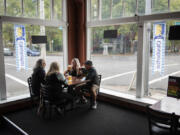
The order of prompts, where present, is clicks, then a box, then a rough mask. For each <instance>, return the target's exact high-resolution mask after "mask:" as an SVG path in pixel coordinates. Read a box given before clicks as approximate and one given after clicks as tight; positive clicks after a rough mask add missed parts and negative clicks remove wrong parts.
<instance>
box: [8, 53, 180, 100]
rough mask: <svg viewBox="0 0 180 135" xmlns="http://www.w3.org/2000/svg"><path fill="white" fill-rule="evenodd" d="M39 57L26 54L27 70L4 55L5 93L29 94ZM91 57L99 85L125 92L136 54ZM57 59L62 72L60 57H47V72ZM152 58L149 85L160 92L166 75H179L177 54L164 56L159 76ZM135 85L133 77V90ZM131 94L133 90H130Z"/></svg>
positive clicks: (133, 74) (135, 64)
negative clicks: (21, 68)
mask: <svg viewBox="0 0 180 135" xmlns="http://www.w3.org/2000/svg"><path fill="white" fill-rule="evenodd" d="M38 59H39V57H32V56H31V57H28V70H27V71H26V70H21V71H17V70H16V59H15V56H5V73H6V89H7V96H8V97H12V96H16V95H21V94H26V93H28V87H27V78H28V77H29V76H31V74H32V69H33V67H34V65H35V62H36V61H37V60H38ZM91 60H92V61H93V63H94V67H95V68H96V69H97V72H98V73H99V74H102V83H101V87H103V88H109V89H114V90H116V91H123V92H128V87H129V85H130V84H131V83H132V79H133V77H134V76H135V73H136V67H137V56H136V55H112V56H111V55H110V56H103V55H92V56H91ZM53 61H57V62H58V63H59V64H60V69H61V72H63V71H64V69H63V56H47V57H46V63H47V66H46V72H47V71H48V68H49V66H50V63H51V62H53ZM151 62H152V58H151V57H150V58H149V84H150V85H149V88H150V90H151V89H152V90H157V91H163V92H164V93H165V92H166V90H167V86H168V76H169V75H174V76H180V69H179V67H180V56H179V55H169V56H166V57H165V72H164V75H163V76H161V75H160V74H159V73H155V74H154V75H152V66H151ZM135 87H136V76H135V77H134V82H133V85H132V89H135ZM130 93H132V92H130Z"/></svg>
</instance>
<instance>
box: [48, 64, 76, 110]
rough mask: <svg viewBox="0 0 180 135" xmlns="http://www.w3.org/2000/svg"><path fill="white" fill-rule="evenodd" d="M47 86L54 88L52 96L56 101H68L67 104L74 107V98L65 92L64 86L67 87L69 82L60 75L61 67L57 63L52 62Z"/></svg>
mask: <svg viewBox="0 0 180 135" xmlns="http://www.w3.org/2000/svg"><path fill="white" fill-rule="evenodd" d="M46 84H47V85H49V86H52V87H51V88H52V89H51V92H50V93H51V95H52V98H53V99H54V100H55V101H56V100H57V101H58V100H60V99H66V100H67V103H71V105H72V106H71V107H73V96H72V95H70V94H69V93H67V92H64V91H63V88H62V85H67V81H66V79H65V78H64V76H63V74H61V73H60V69H59V65H58V63H57V62H52V63H51V65H50V68H49V70H48V72H47V75H46Z"/></svg>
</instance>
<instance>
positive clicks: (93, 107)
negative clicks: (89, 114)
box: [91, 102, 97, 110]
mask: <svg viewBox="0 0 180 135" xmlns="http://www.w3.org/2000/svg"><path fill="white" fill-rule="evenodd" d="M91 108H92V109H94V110H95V109H97V103H96V102H95V103H94V104H93V105H92V106H91Z"/></svg>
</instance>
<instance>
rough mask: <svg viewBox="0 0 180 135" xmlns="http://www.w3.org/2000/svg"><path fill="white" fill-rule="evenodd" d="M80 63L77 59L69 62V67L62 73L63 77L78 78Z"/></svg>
mask: <svg viewBox="0 0 180 135" xmlns="http://www.w3.org/2000/svg"><path fill="white" fill-rule="evenodd" d="M80 67H81V65H80V62H79V59H78V58H73V59H72V61H71V65H69V66H68V69H67V70H66V71H65V72H64V75H65V76H66V75H71V76H75V77H78V76H80V74H81V73H80Z"/></svg>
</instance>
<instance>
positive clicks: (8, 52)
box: [4, 48, 13, 56]
mask: <svg viewBox="0 0 180 135" xmlns="http://www.w3.org/2000/svg"><path fill="white" fill-rule="evenodd" d="M4 55H5V56H13V51H11V50H10V49H9V48H4Z"/></svg>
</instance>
